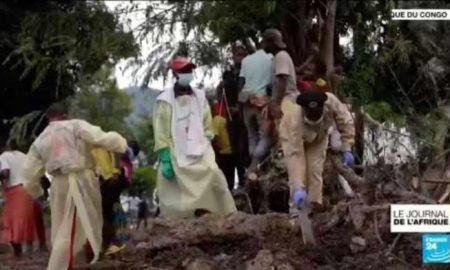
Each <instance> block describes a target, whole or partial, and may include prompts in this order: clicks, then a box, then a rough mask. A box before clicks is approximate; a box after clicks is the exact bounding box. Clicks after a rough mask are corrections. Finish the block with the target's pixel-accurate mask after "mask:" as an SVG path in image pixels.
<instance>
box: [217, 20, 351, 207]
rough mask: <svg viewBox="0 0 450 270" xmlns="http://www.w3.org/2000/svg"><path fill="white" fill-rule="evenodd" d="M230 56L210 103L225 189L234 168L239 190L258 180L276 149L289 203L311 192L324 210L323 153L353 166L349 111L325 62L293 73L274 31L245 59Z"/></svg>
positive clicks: (241, 53) (237, 49)
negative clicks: (286, 181)
mask: <svg viewBox="0 0 450 270" xmlns="http://www.w3.org/2000/svg"><path fill="white" fill-rule="evenodd" d="M232 54H233V57H232V59H233V65H232V66H231V67H229V69H228V70H227V71H225V72H224V74H223V80H222V82H221V83H220V84H219V86H218V87H217V102H216V103H215V104H214V105H213V115H214V118H213V124H214V130H215V135H216V136H215V140H214V141H213V145H214V148H215V151H216V158H217V163H218V165H219V167H220V168H221V169H222V171H223V172H224V174H225V176H226V178H227V182H228V186H229V187H230V189H232V187H233V186H234V182H235V179H234V178H235V174H234V170H235V169H237V171H238V181H239V185H240V186H244V185H245V181H246V180H249V179H250V180H257V179H258V177H259V174H260V173H261V172H260V171H259V166H258V165H259V164H260V163H261V161H262V160H263V159H265V157H267V155H269V153H270V151H271V149H273V148H280V147H281V149H282V150H283V153H284V158H285V159H284V160H285V166H286V169H287V172H288V177H289V184H290V187H291V193H292V196H291V197H292V203H293V205H295V206H300V205H301V204H302V203H303V202H304V201H305V199H306V197H307V195H308V197H309V199H310V201H311V202H312V205H313V206H314V207H315V208H321V205H322V172H323V166H324V162H325V157H326V152H327V149H328V147H331V148H332V149H333V150H334V151H337V152H341V153H342V155H343V161H344V163H345V164H346V165H347V166H349V167H351V166H353V163H354V157H353V154H352V152H351V148H352V145H353V143H354V132H355V131H354V124H353V119H352V116H351V114H350V111H349V108H348V106H347V105H345V104H343V103H342V102H341V101H340V100H339V99H338V98H337V97H336V96H335V95H334V94H332V93H331V92H332V87H331V84H330V82H329V81H330V80H329V79H328V77H329V76H327V72H326V66H325V64H324V63H323V61H321V59H320V58H319V57H318V56H317V55H312V56H311V57H309V58H308V60H307V61H306V63H305V64H303V65H302V66H301V67H297V68H296V67H295V66H294V63H293V61H292V59H291V57H290V55H289V53H288V51H287V46H286V44H285V43H284V42H283V38H282V35H281V33H280V32H279V31H278V30H276V29H269V30H267V31H266V32H265V33H264V34H263V41H262V47H261V49H259V50H257V51H255V52H253V53H252V54H249V55H247V49H246V48H245V47H244V46H242V45H240V46H239V45H236V46H234V47H233V48H232ZM243 145H248V148H247V149H245V148H243V147H242V146H243ZM224 153H226V157H225V158H224Z"/></svg>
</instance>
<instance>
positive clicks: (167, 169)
mask: <svg viewBox="0 0 450 270" xmlns="http://www.w3.org/2000/svg"><path fill="white" fill-rule="evenodd" d="M159 159H160V160H161V174H162V175H163V176H164V178H165V179H166V180H172V179H174V178H175V172H174V170H173V167H172V161H171V160H170V150H169V148H168V147H166V148H164V149H161V150H160V151H159Z"/></svg>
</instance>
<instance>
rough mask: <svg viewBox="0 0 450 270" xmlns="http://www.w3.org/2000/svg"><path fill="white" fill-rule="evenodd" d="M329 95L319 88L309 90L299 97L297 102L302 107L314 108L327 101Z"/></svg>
mask: <svg viewBox="0 0 450 270" xmlns="http://www.w3.org/2000/svg"><path fill="white" fill-rule="evenodd" d="M327 99H328V96H327V94H325V93H324V92H322V91H319V90H307V91H304V92H303V93H301V94H300V95H299V96H298V97H297V104H298V105H300V106H302V107H308V108H311V109H314V108H316V107H321V106H323V104H324V103H325V101H327Z"/></svg>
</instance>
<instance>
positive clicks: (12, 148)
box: [0, 141, 35, 259]
mask: <svg viewBox="0 0 450 270" xmlns="http://www.w3.org/2000/svg"><path fill="white" fill-rule="evenodd" d="M17 149H18V147H17V144H16V143H15V142H10V143H9V144H8V147H7V146H6V143H5V142H4V141H2V142H0V153H2V154H1V155H0V181H1V184H2V187H3V195H4V199H5V204H4V210H3V215H2V224H3V234H2V240H3V241H4V242H7V243H11V245H12V247H13V251H14V256H15V258H16V259H20V258H21V257H22V255H23V253H22V244H24V243H25V244H28V246H29V247H30V249H31V247H32V243H33V240H34V238H35V219H34V208H33V199H32V198H31V196H30V195H29V194H28V193H27V192H26V191H25V189H24V188H23V185H22V181H23V180H24V179H22V178H21V175H20V172H21V170H22V166H23V164H24V163H25V157H26V156H25V154H24V153H22V152H20V151H17Z"/></svg>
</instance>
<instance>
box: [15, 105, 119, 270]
mask: <svg viewBox="0 0 450 270" xmlns="http://www.w3.org/2000/svg"><path fill="white" fill-rule="evenodd" d="M66 115H67V111H66V107H64V106H63V105H62V104H54V105H52V106H50V108H49V109H48V111H47V117H48V120H49V125H48V126H47V127H46V128H45V130H44V131H43V132H42V133H41V134H40V135H39V137H38V138H37V139H36V140H35V141H34V143H33V144H32V146H31V147H30V150H29V152H28V154H27V157H26V161H25V164H24V168H23V171H22V172H23V177H24V179H25V183H24V187H25V189H26V190H27V191H28V192H29V193H30V194H31V195H32V197H33V198H36V197H38V196H39V195H40V193H41V185H40V182H39V181H40V177H41V176H42V175H44V173H45V172H47V173H48V174H50V175H51V177H52V184H51V194H50V210H51V225H52V226H51V243H52V250H51V254H50V259H49V263H48V267H47V269H49V270H62V269H72V266H73V258H74V256H75V255H76V254H77V253H79V252H80V251H81V250H82V249H83V246H84V245H85V244H86V243H87V242H88V243H89V245H90V247H91V249H92V252H93V259H92V263H94V262H96V261H97V260H98V258H99V253H100V250H101V247H102V224H103V217H102V204H101V195H100V188H99V183H98V181H97V179H96V177H95V174H94V167H95V164H94V161H93V157H92V155H91V149H92V147H94V146H99V147H103V148H105V149H107V150H108V151H111V152H117V153H125V151H126V150H127V142H126V140H125V139H124V138H123V137H122V136H120V135H119V134H118V133H115V132H104V131H102V130H101V129H100V128H99V127H97V126H93V125H91V124H89V123H88V122H86V121H84V120H79V119H73V120H68V119H67V116H66Z"/></svg>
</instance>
